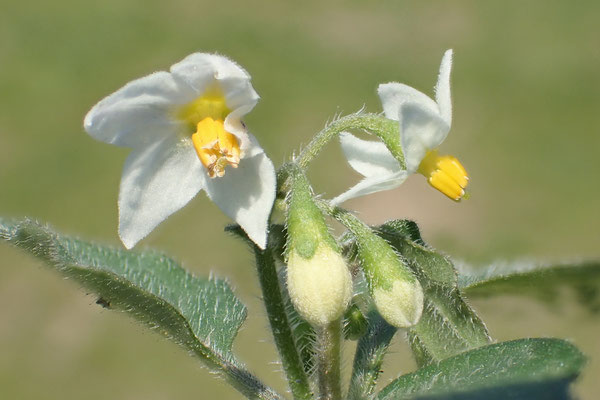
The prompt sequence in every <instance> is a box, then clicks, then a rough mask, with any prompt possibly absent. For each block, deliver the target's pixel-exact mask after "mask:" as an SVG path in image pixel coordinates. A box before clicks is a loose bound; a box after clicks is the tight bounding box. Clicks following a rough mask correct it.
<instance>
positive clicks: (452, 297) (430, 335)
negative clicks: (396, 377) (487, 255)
mask: <svg viewBox="0 0 600 400" xmlns="http://www.w3.org/2000/svg"><path fill="white" fill-rule="evenodd" d="M375 231H376V232H377V233H378V234H379V235H380V236H381V237H383V238H384V239H386V240H387V241H388V242H389V243H390V244H391V245H392V246H393V247H394V248H395V249H396V251H398V253H399V254H401V255H402V256H403V257H404V258H405V259H406V261H407V264H408V266H409V267H410V268H411V269H412V270H413V272H414V273H415V275H416V276H417V278H418V279H419V282H420V283H421V286H422V287H423V290H424V293H425V304H424V307H423V314H422V316H421V320H420V321H419V323H418V324H417V325H415V326H414V327H412V328H409V329H408V338H409V342H410V344H411V347H412V349H413V353H414V355H415V358H416V360H417V364H418V365H419V366H423V365H426V364H429V363H432V362H438V361H441V360H443V359H445V358H447V357H451V356H453V355H455V354H458V353H461V352H463V351H466V350H470V349H474V348H477V347H479V346H483V345H486V344H488V343H489V342H490V341H491V339H490V337H489V335H488V333H487V330H486V328H485V325H484V324H483V322H482V321H481V319H479V317H478V316H477V314H475V312H474V311H473V309H471V307H470V306H469V305H468V304H467V303H466V302H465V300H464V299H463V297H462V294H461V292H460V291H459V289H458V286H457V278H456V271H455V269H454V266H453V265H452V262H451V261H450V260H449V259H448V258H447V257H445V256H443V255H441V254H439V253H437V252H436V251H435V250H433V249H432V248H431V247H429V246H427V245H426V244H425V242H424V241H423V239H422V238H421V235H420V233H419V228H418V227H417V224H415V223H414V222H412V221H405V220H396V221H389V222H387V223H385V224H383V225H381V226H378V227H376V228H375Z"/></svg>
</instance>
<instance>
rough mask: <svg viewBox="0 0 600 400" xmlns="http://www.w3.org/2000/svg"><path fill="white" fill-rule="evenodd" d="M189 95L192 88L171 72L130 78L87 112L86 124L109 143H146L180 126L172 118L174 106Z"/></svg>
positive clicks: (88, 129) (127, 145)
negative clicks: (171, 113)
mask: <svg viewBox="0 0 600 400" xmlns="http://www.w3.org/2000/svg"><path fill="white" fill-rule="evenodd" d="M189 97H190V92H189V90H188V89H186V87H185V86H183V85H181V84H179V83H178V82H176V81H175V80H174V79H173V77H172V76H171V74H169V73H168V72H156V73H154V74H151V75H148V76H145V77H143V78H140V79H136V80H134V81H132V82H129V83H128V84H127V85H125V86H124V87H122V88H121V89H119V90H117V91H116V92H115V93H113V94H111V95H109V96H108V97H106V98H104V99H103V100H101V101H100V102H99V103H98V104H96V105H95V106H94V107H93V108H92V109H91V110H90V111H89V112H88V114H87V115H86V117H85V120H84V127H85V130H86V131H87V132H88V133H89V134H90V135H91V136H92V137H94V138H95V139H97V140H100V141H103V142H106V143H111V144H115V145H117V146H125V147H140V146H146V145H148V144H150V143H154V142H156V141H160V140H162V139H164V138H165V137H166V136H169V135H173V134H174V133H176V132H177V131H178V130H179V129H180V128H181V125H180V124H179V122H178V121H175V120H173V119H172V118H171V115H170V112H171V108H172V107H173V104H177V103H181V102H185V101H187V99H188V98H189Z"/></svg>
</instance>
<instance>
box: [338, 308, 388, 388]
mask: <svg viewBox="0 0 600 400" xmlns="http://www.w3.org/2000/svg"><path fill="white" fill-rule="evenodd" d="M368 321H369V328H368V331H367V333H366V334H365V335H364V336H363V337H361V338H360V340H359V341H358V345H357V346H356V354H355V356H354V366H353V368H352V377H351V378H350V389H349V390H348V397H347V398H348V400H363V399H369V398H371V397H372V395H373V392H374V390H375V385H376V384H377V378H379V375H380V374H381V365H382V364H383V358H384V357H385V354H386V353H387V350H388V347H389V345H390V342H391V340H392V337H393V336H394V334H395V333H396V331H397V328H395V327H393V326H391V325H389V324H388V323H387V322H385V320H384V319H383V318H381V316H379V314H378V313H377V311H375V310H372V311H371V312H370V313H369V318H368Z"/></svg>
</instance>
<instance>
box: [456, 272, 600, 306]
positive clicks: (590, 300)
mask: <svg viewBox="0 0 600 400" xmlns="http://www.w3.org/2000/svg"><path fill="white" fill-rule="evenodd" d="M459 284H460V285H461V286H462V288H463V291H464V292H465V293H466V294H467V295H468V296H469V297H471V298H476V297H489V296H497V295H519V296H529V297H534V298H536V299H538V300H541V301H543V302H546V303H548V304H552V305H553V304H555V303H556V301H557V300H558V299H560V298H561V296H560V290H562V289H563V288H570V289H571V290H573V292H574V293H575V295H576V298H577V300H578V301H579V303H580V304H581V305H582V306H584V307H586V308H587V309H588V310H589V311H591V312H593V313H600V262H599V261H588V262H583V263H575V264H559V265H547V266H544V265H536V264H531V263H516V264H512V265H493V266H490V267H488V268H486V269H481V270H469V271H468V272H467V271H466V270H465V271H464V272H463V274H461V275H460V276H459Z"/></svg>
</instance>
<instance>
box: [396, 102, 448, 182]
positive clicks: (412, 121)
mask: <svg viewBox="0 0 600 400" xmlns="http://www.w3.org/2000/svg"><path fill="white" fill-rule="evenodd" d="M399 119H400V135H401V138H402V151H403V152H404V161H405V162H406V169H407V170H408V172H410V173H413V172H415V171H416V170H417V169H418V168H419V164H421V161H422V160H423V157H425V153H427V151H429V150H432V149H434V148H436V147H437V146H439V144H440V143H442V142H443V141H444V139H445V138H446V136H447V135H448V131H449V130H450V126H449V125H448V124H447V123H446V121H444V120H443V119H442V117H441V116H440V115H439V114H438V113H436V112H434V111H431V110H430V109H428V108H426V107H423V106H422V105H421V103H404V104H402V106H401V107H400V113H399Z"/></svg>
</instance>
